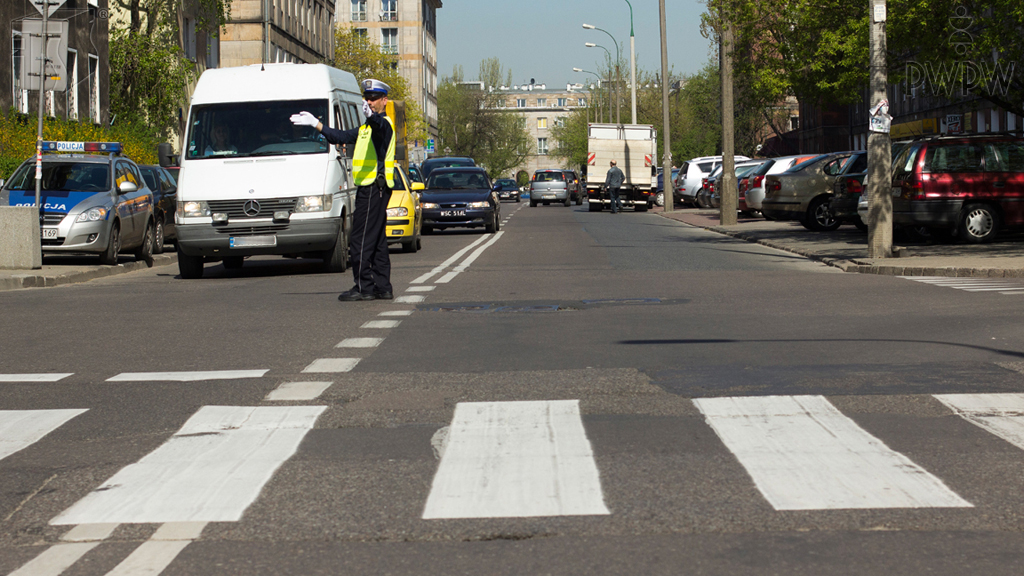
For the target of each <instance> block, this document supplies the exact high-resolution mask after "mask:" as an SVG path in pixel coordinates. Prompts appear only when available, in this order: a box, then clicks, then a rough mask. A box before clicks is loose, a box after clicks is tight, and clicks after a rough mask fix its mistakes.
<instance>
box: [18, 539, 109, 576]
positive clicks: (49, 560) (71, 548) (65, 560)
mask: <svg viewBox="0 0 1024 576" xmlns="http://www.w3.org/2000/svg"><path fill="white" fill-rule="evenodd" d="M98 545H99V542H77V543H68V544H54V545H53V546H50V547H49V548H47V549H46V550H44V551H43V553H42V554H40V555H39V556H36V557H35V558H33V559H32V560H29V561H28V563H27V564H25V565H24V566H22V567H21V568H18V569H17V570H15V571H14V572H11V573H10V574H9V575H8V576H60V574H61V573H63V572H64V571H65V570H67V569H68V568H70V567H71V565H72V564H74V563H75V562H78V559H79V558H81V557H82V556H85V554H86V553H87V552H88V551H89V550H92V549H93V548H95V547H96V546H98Z"/></svg>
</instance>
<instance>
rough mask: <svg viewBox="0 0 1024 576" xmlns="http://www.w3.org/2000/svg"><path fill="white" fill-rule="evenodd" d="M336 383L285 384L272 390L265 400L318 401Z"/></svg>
mask: <svg viewBox="0 0 1024 576" xmlns="http://www.w3.org/2000/svg"><path fill="white" fill-rule="evenodd" d="M331 384H334V382H285V383H283V384H281V385H280V386H278V387H277V388H275V389H274V390H271V392H270V394H267V397H266V398H264V400H266V401H268V402H298V401H303V400H316V399H317V398H319V397H320V395H321V394H323V393H324V391H325V390H327V389H328V388H330V387H331Z"/></svg>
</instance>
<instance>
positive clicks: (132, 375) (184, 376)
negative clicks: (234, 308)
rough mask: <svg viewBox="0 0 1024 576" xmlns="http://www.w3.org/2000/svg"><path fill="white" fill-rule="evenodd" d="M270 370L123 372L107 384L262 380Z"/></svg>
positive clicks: (109, 379)
mask: <svg viewBox="0 0 1024 576" xmlns="http://www.w3.org/2000/svg"><path fill="white" fill-rule="evenodd" d="M268 371H269V370H207V371H203V372H123V373H121V374H118V375H117V376H114V377H113V378H107V382H196V381H200V380H237V379H240V378H262V377H263V375H264V374H266V373H267V372H268Z"/></svg>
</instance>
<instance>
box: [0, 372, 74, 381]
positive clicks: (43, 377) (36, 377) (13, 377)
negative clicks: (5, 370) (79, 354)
mask: <svg viewBox="0 0 1024 576" xmlns="http://www.w3.org/2000/svg"><path fill="white" fill-rule="evenodd" d="M72 375H74V372H68V373H67V374H0V382H57V381H58V380H63V379H64V378H67V377H68V376H72Z"/></svg>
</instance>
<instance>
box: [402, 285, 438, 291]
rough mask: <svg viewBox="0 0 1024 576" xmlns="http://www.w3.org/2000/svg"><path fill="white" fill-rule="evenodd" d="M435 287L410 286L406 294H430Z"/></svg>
mask: <svg viewBox="0 0 1024 576" xmlns="http://www.w3.org/2000/svg"><path fill="white" fill-rule="evenodd" d="M434 288H437V286H410V287H409V288H407V289H406V292H430V291H431V290H433V289H434Z"/></svg>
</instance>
